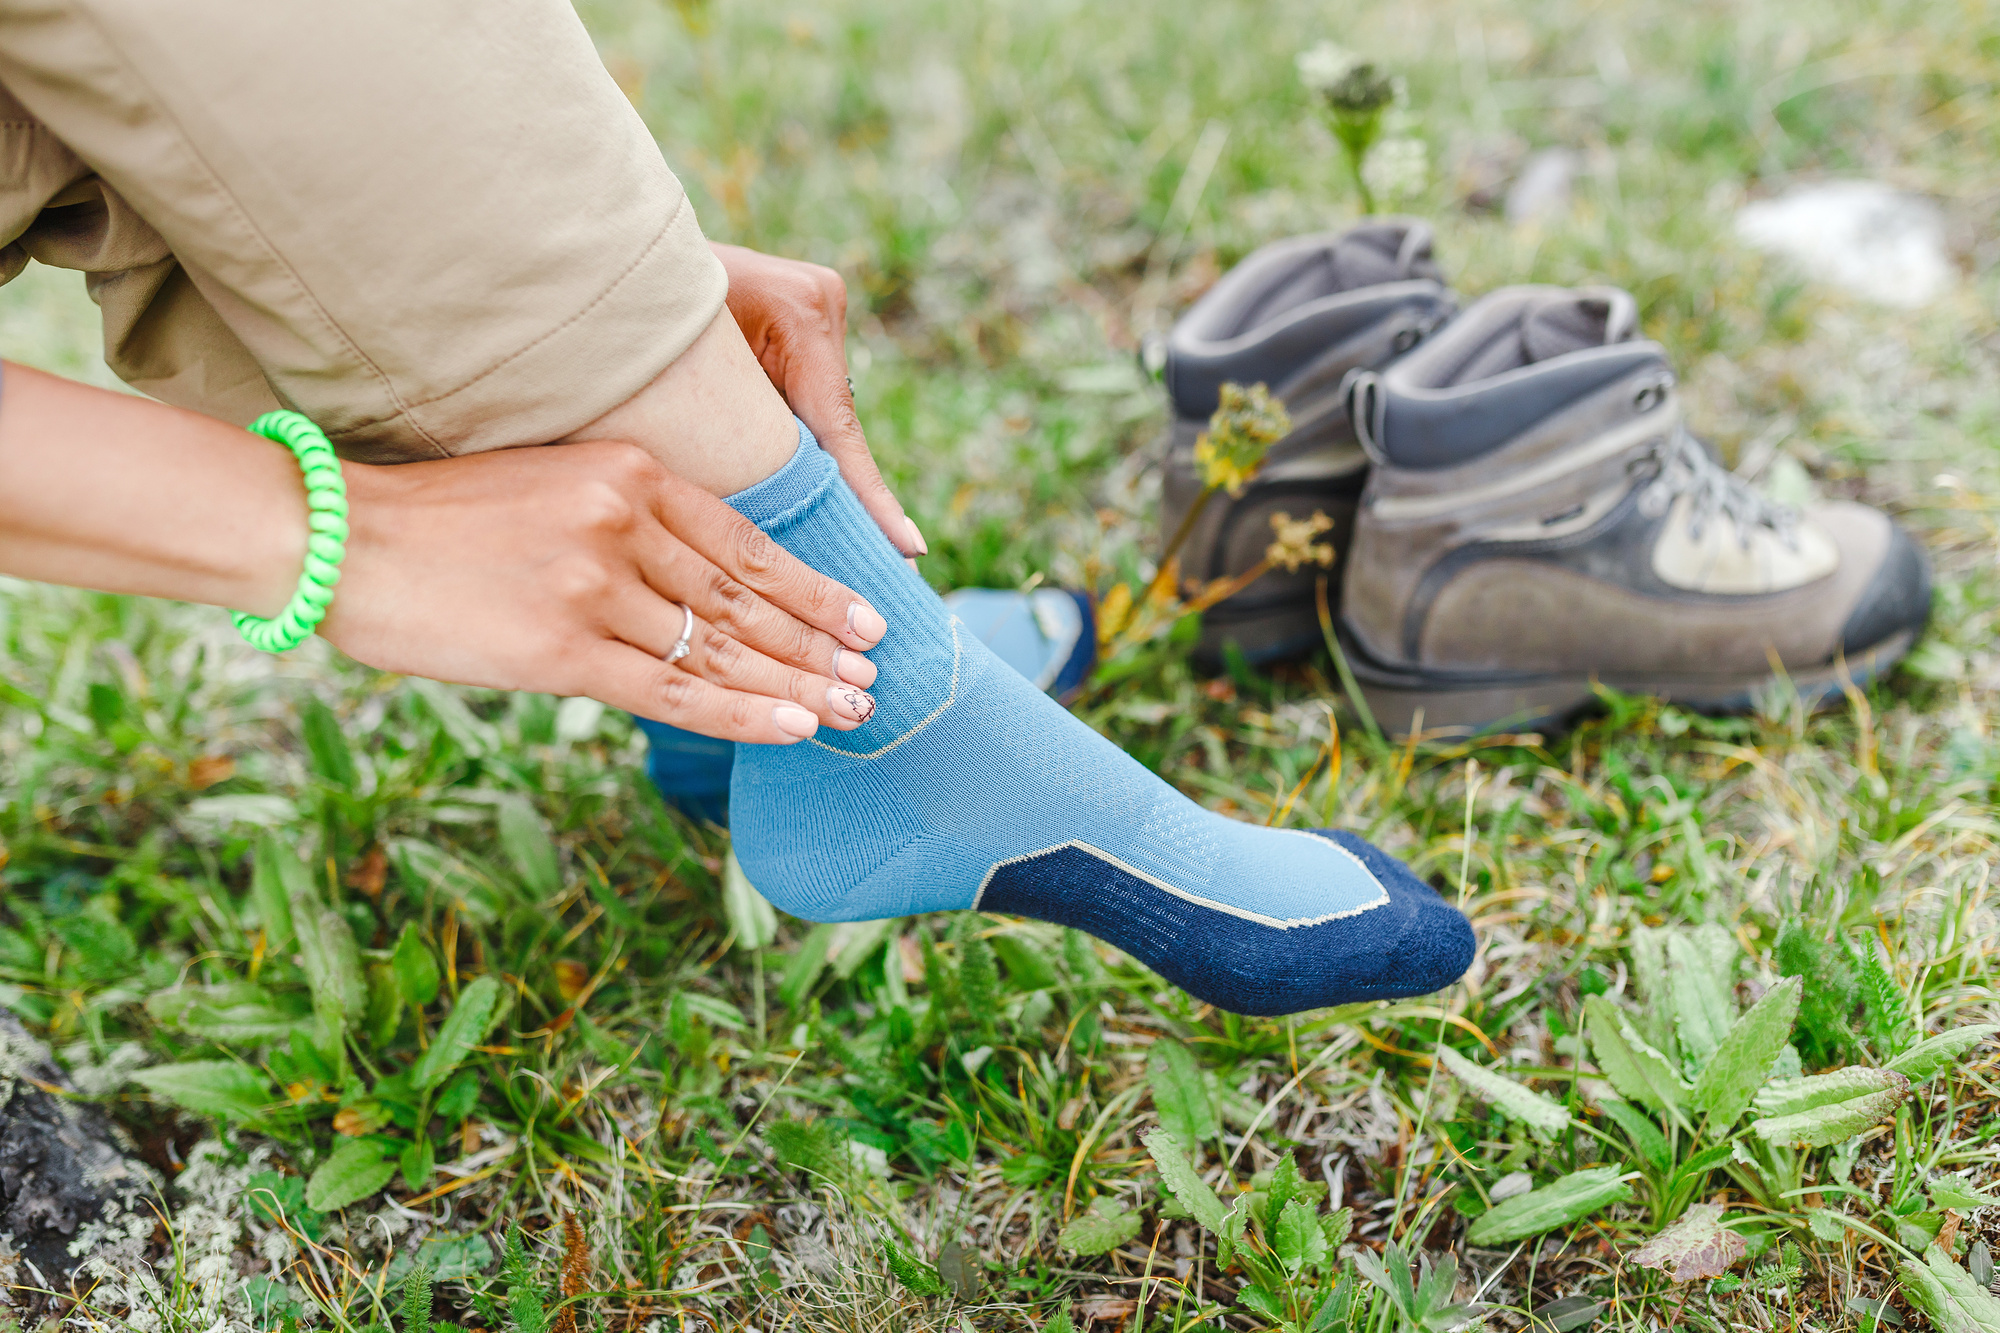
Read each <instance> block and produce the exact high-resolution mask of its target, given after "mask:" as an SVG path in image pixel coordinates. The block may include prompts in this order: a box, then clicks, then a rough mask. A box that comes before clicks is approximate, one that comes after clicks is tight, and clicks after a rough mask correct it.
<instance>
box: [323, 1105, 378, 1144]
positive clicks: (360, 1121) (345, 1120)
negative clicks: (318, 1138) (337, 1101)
mask: <svg viewBox="0 0 2000 1333" xmlns="http://www.w3.org/2000/svg"><path fill="white" fill-rule="evenodd" d="M373 1128H375V1123H374V1121H372V1120H371V1119H369V1117H368V1116H366V1115H364V1114H363V1113H362V1112H360V1111H357V1110H355V1109H354V1108H353V1107H351V1106H349V1107H344V1108H342V1109H341V1110H338V1111H335V1112H334V1113H333V1132H334V1133H336V1134H346V1135H348V1136H350V1137H357V1138H358V1137H359V1136H361V1135H363V1134H366V1133H367V1132H368V1131H370V1130H372V1129H373Z"/></svg>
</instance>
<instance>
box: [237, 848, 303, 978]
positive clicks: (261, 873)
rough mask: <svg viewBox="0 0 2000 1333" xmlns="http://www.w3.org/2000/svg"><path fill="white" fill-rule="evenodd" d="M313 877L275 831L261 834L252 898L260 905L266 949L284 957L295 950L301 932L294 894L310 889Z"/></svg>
mask: <svg viewBox="0 0 2000 1333" xmlns="http://www.w3.org/2000/svg"><path fill="white" fill-rule="evenodd" d="M311 888H312V880H311V877H310V876H309V875H308V874H307V873H306V868H305V865H304V864H303V863H302V862H301V861H300V860H299V858H298V857H297V856H296V855H294V854H293V852H292V851H291V849H290V848H288V847H286V846H284V845H283V844H282V843H280V842H279V841H278V837H277V835H276V834H274V833H260V834H258V835H257V850H256V852H255V854H254V855H253V856H252V858H251V862H250V898H251V900H252V901H253V902H255V903H256V904H257V920H258V922H259V924H261V925H262V926H263V927H264V952H265V954H266V955H267V956H270V957H274V958H284V957H287V956H289V955H290V954H291V952H292V941H293V940H294V939H296V938H297V935H296V934H295V932H294V931H293V929H292V905H291V897H292V894H293V893H294V892H295V891H298V890H308V891H309V890H310V889H311Z"/></svg>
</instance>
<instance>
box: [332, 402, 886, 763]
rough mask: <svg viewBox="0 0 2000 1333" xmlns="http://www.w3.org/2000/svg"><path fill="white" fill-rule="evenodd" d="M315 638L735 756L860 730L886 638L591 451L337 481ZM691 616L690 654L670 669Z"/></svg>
mask: <svg viewBox="0 0 2000 1333" xmlns="http://www.w3.org/2000/svg"><path fill="white" fill-rule="evenodd" d="M346 473H347V484H348V494H349V509H350V527H351V536H350V538H349V542H348V548H347V552H348V554H347V560H346V563H345V565H344V567H343V570H342V577H341V581H340V588H339V591H338V593H337V595H336V596H335V597H334V600H333V606H332V609H331V610H330V611H329V613H328V615H327V618H326V620H325V622H324V623H323V624H322V625H321V626H320V633H321V634H323V635H325V636H326V637H327V638H328V639H330V640H331V641H332V642H333V643H334V644H336V645H337V646H338V647H339V648H340V649H341V650H342V651H344V652H346V653H347V654H348V655H349V656H351V657H354V658H355V659H357V660H359V661H362V662H365V663H367V664H369V665H370V666H374V667H378V668H381V669H383V670H386V671H396V672H402V673H405V674H409V675H418V676H428V677H430V678H432V679H435V680H447V681H454V682H458V683H461V684H466V685H478V686H486V687H489V688H494V689H508V690H534V691H540V692H544V693H549V694H561V695H588V696H590V697H591V698H594V699H598V700H600V701H602V702H604V703H607V704H610V705H612V706H613V707H617V708H623V709H626V710H628V711H630V712H634V713H638V714H640V715H641V716H643V717H648V718H653V719H656V720H658V721H661V722H666V723H670V724H672V725H674V726H677V727H684V728H686V729H688V730H690V731H698V732H701V733H703V734H705V735H710V736H718V737H722V738H724V739H727V740H738V741H753V742H764V743H775V744H783V743H788V742H791V741H795V740H799V739H801V738H803V737H805V736H809V735H811V734H812V731H813V729H814V727H815V726H816V725H818V724H825V725H828V726H832V727H835V728H837V729H841V730H849V729H852V728H853V727H856V726H858V725H860V723H861V722H863V721H865V720H866V719H867V717H868V715H869V714H870V713H871V712H872V711H873V709H874V703H873V701H872V700H871V699H870V698H869V697H868V695H867V694H866V693H865V690H866V688H867V687H868V686H869V685H871V684H873V683H874V679H875V667H874V665H873V664H872V663H870V662H869V661H868V660H867V659H866V658H865V657H863V656H861V653H862V652H863V651H865V650H866V649H868V648H872V647H873V646H874V645H875V644H876V642H877V641H879V640H880V638H881V637H882V635H883V633H884V632H885V630H886V626H885V625H884V623H883V620H882V617H881V616H880V615H879V614H878V613H877V612H876V611H875V610H874V609H873V608H872V607H870V606H869V605H868V603H867V601H866V600H865V599H863V598H861V597H860V596H858V595H856V594H855V593H853V592H852V591H850V590H849V589H847V588H845V587H843V586H842V585H841V584H839V583H836V582H834V581H833V580H832V579H828V578H825V577H824V576H822V575H820V574H817V573H814V572H813V571H812V570H811V569H809V568H807V567H806V566H805V565H803V564H801V563H800V562H799V561H798V560H796V559H794V558H792V557H791V556H790V555H788V554H786V552H785V551H784V550H783V549H782V548H780V547H779V546H778V545H777V544H776V543H775V542H773V541H771V540H770V538H768V537H766V536H765V535H764V534H763V533H761V532H759V531H758V530H757V529H756V527H755V526H753V525H752V524H750V523H749V522H747V521H745V520H744V519H743V518H742V517H741V516H739V515H738V514H737V513H736V512H735V511H734V510H732V509H731V508H729V506H728V505H726V504H724V503H723V502H722V501H720V500H718V499H716V498H715V497H713V496H711V495H709V494H708V493H707V492H705V491H703V490H701V489H700V488H698V487H696V486H693V485H691V484H689V483H688V482H686V481H683V480H681V479H680V478H678V477H676V476H674V475H673V474H672V473H670V472H668V471H667V470H666V469H665V468H664V467H662V466H661V465H660V464H659V463H657V462H656V461H654V460H653V459H652V458H651V457H650V456H648V455H647V454H646V453H645V452H643V451H642V450H640V449H638V448H636V447H634V446H632V445H629V444H622V443H618V442H615V441H608V440H600V441H592V442H586V443H580V444H572V445H567V446H564V447H562V448H552V449H550V448H545V449H510V450H502V451H498V452H494V453H486V454H476V455H470V456H467V457H463V458H453V459H446V460H440V461H437V462H430V463H407V464H402V465H399V466H395V467H365V466H359V465H355V464H349V465H348V466H347V468H346ZM683 603H684V604H685V605H686V606H687V607H688V608H689V609H691V610H692V611H693V612H694V617H695V620H694V627H693V632H692V634H691V635H690V636H689V651H688V652H687V654H686V655H685V656H683V657H682V658H680V660H678V661H676V662H669V661H667V660H666V659H667V658H668V657H669V656H670V655H671V654H672V653H673V651H674V648H675V645H676V643H677V642H678V640H679V639H680V638H681V634H682V629H683V626H684V625H685V624H686V615H685V613H684V612H683V610H682V606H681V604H683Z"/></svg>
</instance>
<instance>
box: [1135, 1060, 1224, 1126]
mask: <svg viewBox="0 0 2000 1333" xmlns="http://www.w3.org/2000/svg"><path fill="white" fill-rule="evenodd" d="M1146 1082H1147V1084H1148V1086H1150V1087H1151V1089H1152V1092H1153V1109H1154V1110H1156V1111H1158V1112H1159V1114H1160V1123H1161V1124H1162V1125H1165V1126H1166V1127H1167V1129H1168V1130H1170V1131H1171V1132H1172V1133H1173V1136H1174V1139H1175V1141H1176V1142H1178V1143H1183V1144H1186V1145H1187V1146H1188V1147H1190V1148H1193V1147H1195V1146H1197V1145H1199V1144H1201V1143H1204V1142H1206V1141H1207V1140H1209V1139H1212V1138H1214V1137H1215V1136H1216V1135H1217V1134H1220V1133H1221V1132H1222V1126H1221V1125H1220V1124H1219V1123H1218V1122H1217V1120H1216V1115H1215V1102H1214V1100H1213V1099H1211V1098H1210V1097H1209V1095H1208V1085H1207V1083H1206V1082H1204V1081H1203V1079H1202V1076H1201V1066H1200V1065H1198V1064H1196V1063H1195V1059H1194V1056H1193V1055H1192V1054H1190V1053H1189V1051H1188V1048H1187V1047H1185V1046H1183V1045H1181V1044H1180V1043H1179V1042H1177V1041H1175V1040H1173V1039H1172V1038H1171V1037H1161V1038H1160V1039H1159V1040H1157V1041H1155V1042H1154V1043H1153V1048H1152V1050H1150V1051H1148V1052H1147V1053H1146Z"/></svg>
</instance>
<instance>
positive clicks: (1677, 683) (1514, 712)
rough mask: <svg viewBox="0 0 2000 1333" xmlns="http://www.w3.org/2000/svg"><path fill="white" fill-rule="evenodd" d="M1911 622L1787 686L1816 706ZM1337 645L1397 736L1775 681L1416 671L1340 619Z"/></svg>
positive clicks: (1870, 667) (1903, 638) (1689, 701)
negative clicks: (1605, 694) (1624, 698)
mask: <svg viewBox="0 0 2000 1333" xmlns="http://www.w3.org/2000/svg"><path fill="white" fill-rule="evenodd" d="M1917 634H1918V631H1917V630H1913V629H1912V630H1905V631H1903V632H1902V633H1900V634H1894V635H1891V636H1890V637H1889V638H1887V639H1884V640H1882V641H1881V642H1880V643H1878V644H1875V645H1874V646H1873V647H1870V648H1868V649H1866V650H1864V651H1862V652H1860V653H1857V654H1855V655H1854V656H1852V657H1848V658H1846V659H1845V660H1844V661H1842V662H1830V663H1827V664H1825V665H1823V666H1818V667H1811V668H1807V669H1804V670H1800V671H1795V672H1790V673H1788V678H1789V680H1790V682H1791V687H1792V689H1794V690H1795V691H1797V693H1798V696H1799V698H1800V700H1801V701H1802V702H1804V703H1805V704H1806V706H1807V707H1808V708H1819V707H1822V706H1824V705H1825V704H1827V703H1828V702H1830V701H1831V700H1833V699H1835V698H1837V697H1839V696H1840V695H1841V694H1842V693H1844V692H1845V690H1846V689H1847V687H1848V686H1849V685H1850V684H1851V685H1855V686H1866V685H1867V684H1868V682H1869V681H1871V680H1873V679H1874V678H1875V677H1877V676H1879V675H1881V674H1883V673H1884V672H1886V671H1888V670H1889V669H1890V668H1891V667H1893V666H1894V665H1895V664H1896V663H1897V662H1898V661H1900V660H1902V657H1903V655H1904V654H1906V653H1908V652H1909V651H1910V648H1911V646H1912V645H1913V644H1915V642H1916V639H1917ZM1340 643H1341V648H1342V650H1343V651H1344V652H1345V653H1346V654H1347V660H1348V665H1349V666H1350V667H1351V668H1352V669H1353V671H1354V678H1355V682H1356V683H1357V684H1359V685H1360V687H1361V694H1362V697H1363V698H1364V699H1366V700H1367V703H1368V709H1369V711H1370V712H1372V713H1373V714H1374V715H1375V721H1376V723H1377V724H1378V725H1379V726H1380V727H1381V728H1382V729H1383V731H1385V732H1388V733H1391V734H1393V735H1396V736H1398V737H1405V736H1408V735H1409V734H1410V733H1411V732H1413V731H1420V734H1422V735H1424V736H1427V737H1434V736H1444V737H1450V736H1467V735H1478V734H1481V733H1490V732H1505V731H1545V732H1546V731H1551V730H1558V731H1559V730H1562V729H1564V728H1566V727H1567V726H1568V725H1569V724H1570V723H1571V722H1572V721H1574V720H1575V719H1576V717H1577V716H1578V715H1579V714H1580V713H1582V712H1584V711H1586V710H1587V709H1589V708H1590V707H1591V706H1593V705H1594V704H1596V703H1597V702H1598V698H1597V693H1596V687H1597V686H1598V685H1600V684H1601V685H1604V686H1607V687H1609V688H1611V689H1614V690H1617V691H1618V692H1620V693H1621V694H1639V695H1651V696H1653V697H1655V698H1660V699H1664V700H1666V701H1667V702H1669V703H1674V704H1679V705H1681V706H1682V707H1684V708H1690V709H1693V710H1694V711H1695V712H1698V713H1741V712H1747V711H1748V710H1750V709H1751V708H1753V707H1754V706H1755V705H1756V701H1757V695H1758V694H1759V693H1760V692H1762V691H1764V690H1768V689H1770V688H1771V687H1772V686H1774V685H1777V684H1778V683H1779V680H1780V678H1779V676H1778V675H1777V674H1776V673H1774V672H1760V673H1756V674H1745V675H1738V676H1710V675H1677V674H1674V673H1670V672H1659V673H1631V674H1616V675H1605V674H1601V673H1600V674H1582V675H1557V674H1529V673H1522V674H1507V675H1505V676H1502V675H1501V674H1499V673H1480V674H1477V675H1475V674H1473V673H1462V674H1456V673H1455V674H1450V675H1447V674H1445V673H1439V672H1421V671H1409V670H1401V669H1397V668H1394V667H1387V666H1384V665H1383V664H1381V663H1379V662H1376V661H1374V660H1373V659H1372V658H1370V657H1369V656H1368V654H1367V652H1366V650H1364V649H1363V648H1362V647H1361V646H1360V645H1359V644H1358V643H1356V642H1355V640H1354V638H1353V637H1352V636H1351V635H1350V634H1348V633H1347V632H1346V627H1345V626H1342V628H1341V633H1340Z"/></svg>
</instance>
